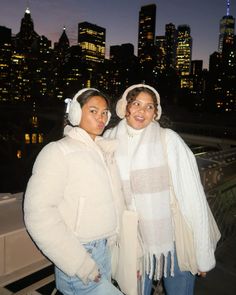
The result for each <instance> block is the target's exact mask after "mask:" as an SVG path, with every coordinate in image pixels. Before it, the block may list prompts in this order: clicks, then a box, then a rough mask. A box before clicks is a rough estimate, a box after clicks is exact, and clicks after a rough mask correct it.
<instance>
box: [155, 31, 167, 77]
mask: <svg viewBox="0 0 236 295" xmlns="http://www.w3.org/2000/svg"><path fill="white" fill-rule="evenodd" d="M156 49H157V70H158V72H159V73H160V72H162V71H163V70H165V69H166V38H165V36H156Z"/></svg>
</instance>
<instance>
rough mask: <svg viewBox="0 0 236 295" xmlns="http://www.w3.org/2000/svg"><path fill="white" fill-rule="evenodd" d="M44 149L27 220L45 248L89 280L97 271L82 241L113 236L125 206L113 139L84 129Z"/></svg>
mask: <svg viewBox="0 0 236 295" xmlns="http://www.w3.org/2000/svg"><path fill="white" fill-rule="evenodd" d="M66 132H67V135H66V136H65V137H64V138H63V139H61V140H59V141H56V142H52V143H50V144H48V145H46V146H45V147H44V148H43V149H42V151H41V152H40V153H39V155H38V157H37V159H36V161H35V164H34V167H33V173H32V176H31V178H30V180H29V182H28V185H27V189H26V193H25V200H24V218H25V224H26V228H27V230H28V232H29V233H30V235H31V237H32V238H33V240H34V241H35V243H36V244H37V246H38V247H39V249H40V250H42V252H43V253H44V254H45V255H46V256H47V257H48V258H49V259H50V260H51V261H52V262H53V263H54V264H55V265H56V266H57V267H58V268H60V269H61V270H62V271H63V272H65V273H66V274H68V275H70V276H74V275H77V276H78V277H79V278H81V279H82V280H83V281H84V282H86V281H87V280H88V279H92V278H93V277H94V276H95V275H96V274H97V271H98V269H97V267H96V263H95V261H94V260H93V259H92V258H91V257H90V255H89V254H88V253H87V252H86V250H85V248H84V247H83V245H82V243H86V242H89V241H93V240H98V239H103V238H112V239H114V237H115V236H116V235H117V233H118V231H119V218H120V214H121V213H122V210H123V201H122V198H123V197H122V193H121V184H120V182H119V178H118V171H117V168H116V165H115V162H114V157H113V154H114V149H115V146H116V142H115V141H114V140H105V139H102V138H101V137H97V138H96V139H95V141H93V140H92V139H91V137H90V136H89V135H88V134H87V133H86V132H85V131H84V130H83V129H81V128H78V127H75V128H71V127H69V130H68V126H67V131H66Z"/></svg>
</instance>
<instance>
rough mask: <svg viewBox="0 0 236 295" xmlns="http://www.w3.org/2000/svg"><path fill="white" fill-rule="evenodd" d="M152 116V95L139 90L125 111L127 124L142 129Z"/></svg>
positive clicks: (153, 115) (153, 109) (153, 114)
mask: <svg viewBox="0 0 236 295" xmlns="http://www.w3.org/2000/svg"><path fill="white" fill-rule="evenodd" d="M154 117H155V105H154V102H153V98H152V96H151V95H150V94H149V93H147V92H140V93H139V94H138V95H137V96H136V98H135V100H134V101H132V102H131V103H130V104H129V107H128V110H127V111H126V120H127V124H128V125H129V126H131V127H132V128H134V129H143V128H145V127H147V126H148V125H149V124H150V122H151V121H152V120H153V119H154Z"/></svg>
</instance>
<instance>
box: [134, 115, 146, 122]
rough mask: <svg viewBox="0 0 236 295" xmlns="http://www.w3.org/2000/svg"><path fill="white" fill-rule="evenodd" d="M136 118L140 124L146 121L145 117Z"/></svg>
mask: <svg viewBox="0 0 236 295" xmlns="http://www.w3.org/2000/svg"><path fill="white" fill-rule="evenodd" d="M134 118H135V120H136V121H138V122H143V121H144V120H145V118H144V117H140V116H135V117H134Z"/></svg>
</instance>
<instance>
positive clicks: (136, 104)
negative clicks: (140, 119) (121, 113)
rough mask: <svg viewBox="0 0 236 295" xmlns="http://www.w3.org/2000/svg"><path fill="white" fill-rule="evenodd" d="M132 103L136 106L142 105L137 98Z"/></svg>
mask: <svg viewBox="0 0 236 295" xmlns="http://www.w3.org/2000/svg"><path fill="white" fill-rule="evenodd" d="M132 105H133V106H135V107H138V106H139V105H140V103H139V102H138V101H137V100H135V101H133V102H132Z"/></svg>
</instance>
